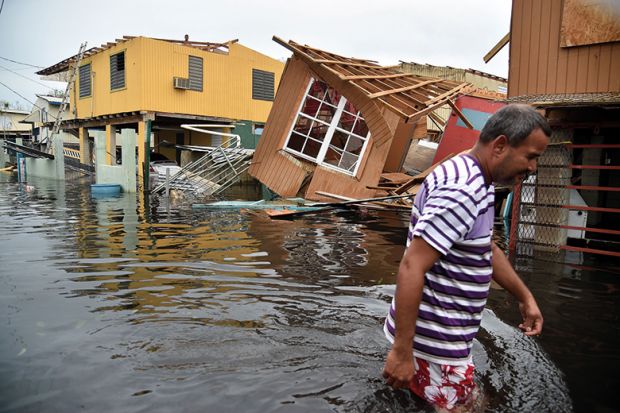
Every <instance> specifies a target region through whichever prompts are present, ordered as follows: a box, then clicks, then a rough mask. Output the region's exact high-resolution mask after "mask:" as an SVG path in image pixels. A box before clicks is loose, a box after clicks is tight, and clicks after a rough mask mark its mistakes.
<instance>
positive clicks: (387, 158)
mask: <svg viewBox="0 0 620 413" xmlns="http://www.w3.org/2000/svg"><path fill="white" fill-rule="evenodd" d="M274 40H275V41H276V42H278V43H279V44H281V45H282V46H284V47H286V48H287V49H289V50H290V51H292V52H293V56H292V57H291V58H290V59H289V60H288V62H287V65H286V68H285V70H284V73H283V75H282V80H281V83H280V87H279V89H278V93H277V95H276V99H275V102H274V105H273V108H272V110H271V113H270V114H269V117H268V120H267V123H266V126H265V130H264V132H263V135H262V137H261V139H260V141H259V143H258V146H257V148H256V152H255V154H254V159H253V161H252V165H251V166H250V169H249V172H250V174H251V175H252V176H254V177H255V178H257V179H258V180H259V181H261V182H262V183H263V184H265V185H266V186H267V187H268V188H270V189H271V190H272V191H274V192H275V193H277V194H278V195H280V196H283V197H292V196H301V197H304V198H306V199H311V200H324V199H325V197H324V196H321V195H320V194H319V193H320V192H324V193H325V192H326V193H332V194H340V195H344V196H348V197H352V198H368V197H372V196H375V192H376V189H373V188H372V187H373V186H376V185H377V184H378V183H379V179H380V176H381V174H382V172H384V171H385V172H398V171H400V168H401V165H402V162H403V160H404V156H405V155H406V153H407V150H408V148H409V144H410V143H411V139H412V137H414V135H418V134H420V133H421V136H418V137H422V136H424V134H425V131H426V117H425V115H427V114H428V113H430V112H432V111H434V110H435V109H437V108H439V107H441V106H443V105H445V104H446V103H449V104H451V103H452V100H453V99H454V98H455V97H456V96H457V95H458V94H459V93H460V92H461V91H462V90H463V89H464V88H465V87H466V86H467V85H468V84H467V83H461V82H456V81H451V80H444V79H438V78H428V77H422V76H418V75H414V74H410V73H402V72H400V71H399V70H398V66H390V67H384V66H380V65H378V64H377V63H375V62H373V61H369V60H363V59H355V58H347V57H343V56H339V55H336V54H333V53H329V52H325V51H322V50H319V49H315V48H312V47H309V46H306V45H303V46H302V45H300V44H298V43H295V42H293V41H289V42H288V43H287V42H284V41H283V40H281V39H279V38H277V37H274ZM416 129H417V131H416ZM317 192H319V193H317Z"/></svg>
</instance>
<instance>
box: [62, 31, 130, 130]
mask: <svg viewBox="0 0 620 413" xmlns="http://www.w3.org/2000/svg"><path fill="white" fill-rule="evenodd" d="M122 51H124V52H125V88H124V89H119V90H115V91H112V90H110V56H111V55H114V54H117V53H120V52H122ZM88 63H90V64H91V76H92V86H91V87H92V89H91V95H90V97H84V98H80V97H79V75H76V79H75V80H76V82H75V89H77V91H78V97H77V99H76V98H75V95H73V96H72V99H71V104H73V102H77V105H76V106H77V115H78V117H79V118H88V117H93V116H100V115H107V114H111V113H122V112H132V111H137V110H140V81H139V77H140V76H139V74H140V46H139V42H136V41H128V42H124V43H119V44H117V45H116V46H113V47H111V48H110V49H107V50H105V51H103V52H101V53H98V54H96V55H94V56H90V57H88V58H86V59H83V60H82V61H81V62H80V66H83V65H85V64H88ZM74 93H75V90H74V91H73V94H74Z"/></svg>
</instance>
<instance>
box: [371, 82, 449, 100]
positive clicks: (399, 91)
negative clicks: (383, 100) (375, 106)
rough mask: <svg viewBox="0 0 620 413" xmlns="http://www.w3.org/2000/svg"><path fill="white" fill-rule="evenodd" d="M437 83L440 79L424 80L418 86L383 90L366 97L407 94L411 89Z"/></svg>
mask: <svg viewBox="0 0 620 413" xmlns="http://www.w3.org/2000/svg"><path fill="white" fill-rule="evenodd" d="M437 82H441V80H440V79H432V80H426V81H424V82H420V83H418V84H415V85H411V86H406V87H401V88H398V89H391V90H384V91H382V92H377V93H373V94H372V95H370V96H368V97H369V98H370V99H375V98H378V97H381V96H386V95H392V94H394V93H401V92H407V91H410V90H413V89H419V88H421V87H423V86H426V85H430V84H432V83H437Z"/></svg>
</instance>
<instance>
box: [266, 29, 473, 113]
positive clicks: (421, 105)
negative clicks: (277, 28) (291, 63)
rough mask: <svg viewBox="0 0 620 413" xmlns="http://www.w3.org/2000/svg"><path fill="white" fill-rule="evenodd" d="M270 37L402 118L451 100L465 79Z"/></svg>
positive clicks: (463, 86) (430, 109) (460, 91)
mask: <svg viewBox="0 0 620 413" xmlns="http://www.w3.org/2000/svg"><path fill="white" fill-rule="evenodd" d="M273 40H274V41H276V42H277V43H279V44H281V45H282V46H284V47H286V48H287V49H289V50H290V51H292V52H293V53H294V54H295V56H297V57H299V58H300V59H302V60H303V61H305V62H307V63H312V64H318V65H320V66H321V67H322V68H323V69H325V70H328V71H330V72H332V73H333V74H335V75H336V76H338V78H340V79H341V80H342V81H344V82H348V83H349V84H350V85H352V86H354V87H355V88H357V89H358V90H359V91H360V92H362V93H363V94H364V95H365V96H366V97H367V98H368V99H377V100H378V101H379V102H380V103H381V104H383V105H384V106H385V107H387V108H388V109H389V110H391V111H393V112H394V113H396V114H398V115H399V116H401V117H402V118H404V119H406V120H413V119H417V118H419V117H421V116H423V115H426V114H428V113H430V112H432V111H434V110H435V109H438V108H439V107H441V106H443V105H445V104H446V103H448V104H452V100H453V99H454V98H456V97H457V95H458V94H460V93H462V91H463V89H464V88H465V87H467V86H471V85H470V84H469V83H463V82H457V81H453V80H446V79H439V78H430V77H424V76H419V75H415V74H412V73H403V72H401V71H400V70H398V67H399V66H380V65H379V64H377V63H376V62H374V61H371V60H365V59H356V58H350V57H343V56H339V55H337V54H334V53H330V52H326V51H323V50H319V49H316V48H313V47H310V46H308V45H301V44H299V43H296V42H294V41H292V40H290V41H288V42H285V41H284V40H282V39H280V38H278V37H276V36H274V37H273Z"/></svg>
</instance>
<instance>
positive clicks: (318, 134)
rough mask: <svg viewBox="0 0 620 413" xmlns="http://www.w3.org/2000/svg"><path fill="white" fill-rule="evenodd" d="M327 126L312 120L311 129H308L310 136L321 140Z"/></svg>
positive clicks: (323, 138)
mask: <svg viewBox="0 0 620 413" xmlns="http://www.w3.org/2000/svg"><path fill="white" fill-rule="evenodd" d="M328 129H329V126H327V125H325V124H324V123H321V122H312V129H311V130H310V134H309V135H310V136H311V137H312V138H314V139H316V140H318V141H321V142H323V140H325V135H326V134H327V130H328Z"/></svg>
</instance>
